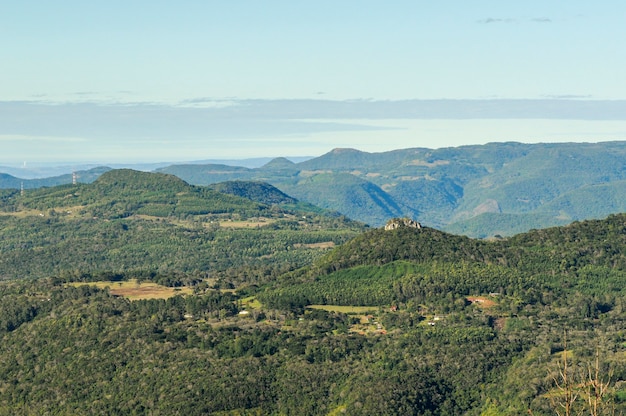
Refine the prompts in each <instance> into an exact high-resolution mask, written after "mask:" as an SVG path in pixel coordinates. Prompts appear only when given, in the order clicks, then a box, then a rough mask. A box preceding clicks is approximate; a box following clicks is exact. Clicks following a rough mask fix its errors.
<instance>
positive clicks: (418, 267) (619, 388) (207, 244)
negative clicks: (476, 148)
mask: <svg viewBox="0 0 626 416" xmlns="http://www.w3.org/2000/svg"><path fill="white" fill-rule="evenodd" d="M512 147H513V148H515V146H512ZM348 153H349V151H348ZM335 156H337V155H335ZM395 156H398V155H395ZM494 158H495V156H494ZM279 162H280V161H279ZM360 162H361V163H362V164H363V165H364V166H366V165H367V163H368V159H367V158H366V157H363V158H361V160H360ZM429 163H430V162H429ZM276 164H279V163H278V162H276ZM281 165H282V166H283V169H290V168H291V167H290V165H288V164H284V163H282V164H281ZM218 189H219V187H218V188H215V189H209V188H205V187H200V186H190V185H188V184H187V183H185V182H183V181H182V180H180V179H178V178H176V177H173V176H169V175H163V174H148V173H139V172H134V171H128V170H121V171H111V172H108V173H106V174H104V175H102V176H101V177H100V178H99V179H98V180H97V181H95V182H94V183H92V184H88V185H87V184H81V185H76V186H71V185H63V186H58V187H54V188H48V189H40V190H36V191H29V192H27V193H26V194H25V195H20V192H19V191H7V192H4V193H2V194H1V195H0V200H1V201H2V205H1V206H0V212H1V214H0V270H1V273H2V276H3V277H4V280H3V281H2V282H0V299H2V302H0V357H2V358H1V359H0V415H2V414H7V415H13V414H25V415H31V414H32V415H39V414H137V415H143V414H146V415H149V414H152V415H157V414H167V415H170V414H181V415H183V414H184V415H203V414H218V415H244V414H248V415H252V414H257V415H289V414H298V415H319V414H322V415H324V414H328V415H332V414H335V415H336V414H346V415H394V414H397V415H410V414H415V415H458V414H466V415H510V414H533V415H552V414H555V413H556V411H557V410H558V411H561V409H563V407H562V406H564V405H566V406H567V408H568V409H569V410H568V412H569V414H592V415H609V414H610V415H613V414H623V413H624V412H625V411H626V387H625V386H626V358H625V357H626V355H625V353H626V331H625V330H624V328H626V302H625V301H624V299H626V255H625V254H624V253H626V214H620V215H612V216H609V217H608V218H606V219H603V220H590V221H584V222H575V223H573V224H570V225H568V226H563V227H555V228H548V229H541V230H533V231H530V232H527V233H524V234H519V235H516V236H513V237H510V238H506V239H505V238H500V239H493V240H490V241H486V240H475V239H471V238H468V237H465V236H458V235H452V234H448V233H445V232H442V231H439V230H436V229H433V228H429V227H419V226H417V224H415V223H410V222H408V221H407V222H406V223H405V222H398V224H405V225H400V226H399V227H398V228H396V229H393V230H384V229H373V230H367V229H365V228H364V227H363V226H361V225H360V224H359V223H354V222H351V221H349V220H347V219H345V218H343V217H341V216H337V215H334V214H329V213H327V212H326V211H323V210H321V209H315V210H311V211H301V210H297V209H295V208H294V207H302V206H306V205H300V203H299V202H298V201H293V200H291V199H289V197H286V196H285V197H283V196H280V194H279V193H277V191H275V190H274V189H273V188H271V187H268V186H266V185H262V184H258V183H254V184H251V185H250V189H247V186H246V184H245V183H236V184H229V185H225V187H224V188H221V189H223V190H225V191H226V190H227V189H228V190H229V193H223V192H219V191H218ZM233 193H235V194H236V195H233ZM277 196H280V201H284V203H281V202H279V201H277V200H276V199H275V198H276V197H277ZM262 200H265V202H262ZM271 201H276V203H271ZM229 223H232V224H235V223H236V226H228V224H229ZM250 224H257V225H256V226H250ZM259 224H265V225H262V226H260V225H259ZM411 224H413V226H411ZM331 242H332V243H333V244H334V245H336V247H335V248H332V249H331V248H330V246H331V244H330V243H331ZM26 277H28V278H26ZM104 281H107V283H103V282H104ZM157 285H160V286H162V287H160V288H159V290H162V291H165V290H166V291H167V296H165V294H163V296H157V297H156V298H153V297H146V296H143V297H141V298H137V297H131V296H129V295H130V292H131V291H133V290H138V289H139V288H141V287H142V286H144V287H146V288H157ZM107 286H108V288H107ZM163 287H165V288H167V289H165V288H163ZM172 295H173V296H172ZM165 297H167V298H165Z"/></svg>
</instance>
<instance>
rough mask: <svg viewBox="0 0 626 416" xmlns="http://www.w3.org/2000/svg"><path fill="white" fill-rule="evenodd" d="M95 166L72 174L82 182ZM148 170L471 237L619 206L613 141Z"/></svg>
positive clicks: (621, 171)
mask: <svg viewBox="0 0 626 416" xmlns="http://www.w3.org/2000/svg"><path fill="white" fill-rule="evenodd" d="M105 170H106V168H95V169H90V170H86V171H81V172H77V175H78V178H79V181H81V182H89V181H92V180H93V179H95V177H97V176H98V175H99V174H101V173H102V172H104V171H105ZM157 171H158V172H164V173H170V174H174V175H176V176H178V177H180V178H181V179H183V180H185V181H186V182H188V183H190V184H194V185H210V184H216V183H219V182H225V181H256V182H266V183H269V184H271V185H273V186H275V187H276V188H278V189H279V190H280V191H282V192H283V193H284V194H286V195H288V196H290V197H293V198H296V199H298V200H300V201H305V202H309V203H311V204H314V205H317V206H320V207H322V208H326V209H331V210H334V211H338V212H340V213H342V214H344V215H346V216H348V217H350V218H352V219H356V220H359V221H362V222H365V223H368V224H370V225H372V226H380V225H382V224H384V223H385V222H386V221H387V220H388V219H390V218H393V217H405V216H406V217H411V218H413V219H416V220H418V221H420V222H422V223H424V224H426V225H429V226H431V227H435V228H439V229H443V230H446V231H449V232H453V233H458V234H466V235H469V236H473V237H489V236H494V235H498V234H499V235H502V236H506V235H512V234H517V233H520V232H524V231H527V230H529V229H532V228H545V227H549V226H556V225H563V224H567V223H570V222H572V221H576V220H582V219H592V218H602V217H605V216H607V215H609V214H612V213H618V212H624V211H626V142H622V141H620V142H602V143H558V144H548V143H544V144H523V143H516V142H505V143H489V144H486V145H475V146H461V147H454V148H442V149H426V148H412V149H402V150H394V151H390V152H383V153H366V152H361V151H358V150H354V149H334V150H332V151H331V152H329V153H327V154H325V155H322V156H320V157H317V158H312V159H309V160H304V161H300V162H298V163H295V162H293V161H291V160H288V159H285V158H276V159H273V160H271V161H269V162H268V163H266V164H265V165H263V166H260V167H243V166H232V165H228V164H215V163H206V164H203V163H199V164H195V163H194V164H177V165H169V166H164V167H160V168H158V169H157ZM71 176H72V175H64V176H62V177H54V178H48V179H45V180H44V179H38V180H36V181H35V180H21V179H18V178H15V177H11V176H9V175H2V176H1V177H0V187H2V188H18V187H19V186H21V183H23V184H24V188H31V187H41V186H51V185H56V184H59V183H69V182H71V179H72V177H71ZM60 181H61V182H60ZM62 181H65V182H62Z"/></svg>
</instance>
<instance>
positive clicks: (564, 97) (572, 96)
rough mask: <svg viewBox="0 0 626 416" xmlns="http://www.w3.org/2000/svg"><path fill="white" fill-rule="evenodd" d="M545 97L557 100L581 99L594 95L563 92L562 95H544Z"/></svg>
mask: <svg viewBox="0 0 626 416" xmlns="http://www.w3.org/2000/svg"><path fill="white" fill-rule="evenodd" d="M544 97H545V98H551V99H555V100H580V99H589V98H592V97H593V96H592V95H591V94H587V95H576V94H562V95H544Z"/></svg>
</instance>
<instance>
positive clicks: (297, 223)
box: [0, 170, 363, 279]
mask: <svg viewBox="0 0 626 416" xmlns="http://www.w3.org/2000/svg"><path fill="white" fill-rule="evenodd" d="M250 186H251V187H250V189H249V190H248V191H246V186H245V184H239V185H238V187H237V188H238V189H239V191H240V193H242V194H247V195H248V196H249V197H252V199H256V200H257V201H260V202H255V201H253V200H251V199H248V198H242V197H240V196H235V195H231V194H229V193H223V192H218V191H216V190H213V189H209V188H206V187H199V186H191V185H189V184H187V183H186V182H184V181H183V180H181V179H179V178H178V177H176V176H173V175H166V174H161V173H146V172H137V171H132V170H112V171H109V172H106V173H104V174H103V175H102V176H100V177H99V178H98V179H97V180H96V181H95V182H93V183H91V184H80V183H79V184H77V185H61V186H56V187H51V188H41V189H36V190H26V191H24V192H20V191H18V190H12V191H4V192H3V193H2V194H0V201H1V204H0V253H2V256H1V258H0V277H2V278H18V277H44V276H49V275H52V274H59V273H84V272H102V271H106V272H125V273H128V272H129V271H135V272H141V273H145V272H151V273H154V272H159V273H169V272H203V273H205V274H206V273H210V274H214V275H215V274H219V273H225V272H226V270H229V272H230V273H231V274H233V279H236V275H237V273H239V272H241V273H246V268H248V269H249V270H247V273H256V275H258V278H259V279H267V278H269V277H270V276H272V275H276V273H279V272H282V271H284V270H286V269H289V268H295V267H300V266H302V265H304V264H307V263H308V262H310V260H311V259H312V258H314V257H316V256H318V255H319V254H320V253H321V252H322V251H323V249H320V248H317V247H316V246H315V244H325V245H326V247H328V246H332V245H334V244H339V243H342V242H344V241H346V240H347V239H349V238H351V237H353V236H354V235H356V233H358V232H359V231H361V230H362V229H363V226H362V225H360V224H358V223H354V222H351V221H348V220H346V219H345V218H343V217H341V216H339V215H337V214H333V213H328V212H325V211H323V210H320V209H319V208H317V207H311V206H310V205H309V204H301V203H299V202H298V201H296V200H294V199H293V198H290V197H288V196H287V195H284V194H282V193H280V191H277V190H275V189H273V188H271V187H270V186H269V185H268V186H264V185H261V184H258V183H253V184H250ZM277 195H279V196H280V198H278V197H277ZM253 269H254V272H252V270H253ZM235 270H239V272H235Z"/></svg>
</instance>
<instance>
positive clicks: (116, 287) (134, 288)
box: [72, 280, 192, 300]
mask: <svg viewBox="0 0 626 416" xmlns="http://www.w3.org/2000/svg"><path fill="white" fill-rule="evenodd" d="M86 284H88V285H91V286H96V287H99V288H101V289H104V288H105V287H108V288H109V291H110V292H111V294H112V295H115V296H123V297H125V298H128V299H130V300H139V299H167V298H170V297H172V296H176V295H181V294H182V295H187V294H191V293H192V289H191V288H188V287H183V288H173V287H166V286H161V285H157V284H156V283H152V282H137V281H136V280H130V281H123V282H93V283H80V282H78V283H72V286H82V285H86Z"/></svg>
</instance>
